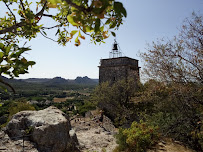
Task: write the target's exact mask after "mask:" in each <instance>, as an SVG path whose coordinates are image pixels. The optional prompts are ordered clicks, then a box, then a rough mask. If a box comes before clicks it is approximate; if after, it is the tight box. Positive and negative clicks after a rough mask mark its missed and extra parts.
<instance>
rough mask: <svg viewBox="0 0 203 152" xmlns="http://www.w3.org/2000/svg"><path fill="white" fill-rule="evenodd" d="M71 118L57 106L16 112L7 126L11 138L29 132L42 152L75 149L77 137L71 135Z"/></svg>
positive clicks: (31, 139) (62, 151)
mask: <svg viewBox="0 0 203 152" xmlns="http://www.w3.org/2000/svg"><path fill="white" fill-rule="evenodd" d="M70 129H71V125H70V122H69V118H68V116H67V115H65V114H64V113H63V112H62V111H60V110H59V109H57V108H55V107H49V108H46V109H44V110H40V111H22V112H19V113H17V114H15V115H14V116H13V118H12V120H11V121H10V122H9V123H8V125H7V127H6V133H7V134H8V135H9V137H10V138H13V139H15V138H16V137H21V136H23V134H24V132H29V131H30V132H29V133H28V134H30V138H29V140H30V141H32V142H33V143H35V144H36V146H37V149H38V150H39V151H40V152H66V151H74V150H73V148H74V147H75V146H76V145H74V144H76V143H77V141H74V140H77V137H76V136H74V135H73V136H72V137H73V138H71V137H70V135H69V131H70ZM16 140H18V139H16Z"/></svg>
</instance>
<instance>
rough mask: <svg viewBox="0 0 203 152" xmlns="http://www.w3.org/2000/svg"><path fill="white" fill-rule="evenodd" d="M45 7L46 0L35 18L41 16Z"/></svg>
mask: <svg viewBox="0 0 203 152" xmlns="http://www.w3.org/2000/svg"><path fill="white" fill-rule="evenodd" d="M46 6H47V0H46V1H45V3H44V6H43V8H42V9H41V11H39V12H38V13H37V14H36V15H35V17H38V16H42V15H43V13H44V10H45V8H46Z"/></svg>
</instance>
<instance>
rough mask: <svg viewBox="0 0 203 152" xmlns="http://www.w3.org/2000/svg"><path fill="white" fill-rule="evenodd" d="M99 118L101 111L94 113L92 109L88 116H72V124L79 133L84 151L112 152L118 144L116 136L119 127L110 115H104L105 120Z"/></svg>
mask: <svg viewBox="0 0 203 152" xmlns="http://www.w3.org/2000/svg"><path fill="white" fill-rule="evenodd" d="M99 118H100V114H99V112H97V114H93V113H92V111H90V112H89V113H87V114H86V117H74V118H72V120H71V125H72V127H73V129H74V130H75V132H76V134H77V138H78V141H79V146H80V150H81V151H82V152H87V151H90V152H93V151H97V152H102V151H106V152H112V151H113V149H115V147H116V146H117V144H116V139H115V138H114V134H115V133H116V132H117V129H116V128H115V127H114V125H113V123H112V122H111V120H110V119H109V118H108V117H106V116H104V118H103V122H100V121H99Z"/></svg>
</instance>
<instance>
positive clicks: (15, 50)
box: [0, 0, 127, 77]
mask: <svg viewBox="0 0 203 152" xmlns="http://www.w3.org/2000/svg"><path fill="white" fill-rule="evenodd" d="M3 8H5V9H3ZM0 9H1V10H3V11H4V10H5V12H2V13H1V14H2V16H0V75H2V74H5V75H9V76H10V77H18V76H19V74H25V73H27V72H28V67H29V66H32V65H34V64H35V62H33V61H27V60H26V59H25V58H24V57H23V56H22V55H23V53H24V52H25V51H28V50H29V49H30V48H28V47H25V46H19V42H21V43H20V44H23V43H25V44H26V42H27V41H30V40H31V39H33V38H36V37H37V35H38V34H42V35H43V36H44V37H45V38H48V39H50V40H52V41H55V42H57V43H58V44H60V45H66V44H67V43H68V42H71V40H73V41H74V43H75V45H76V46H79V45H80V44H81V40H84V39H85V36H86V35H87V36H89V37H91V41H92V42H94V43H95V44H96V43H101V42H104V41H103V40H104V39H106V38H108V37H109V36H110V33H111V34H112V35H113V36H115V33H114V32H113V30H117V29H118V28H119V26H120V25H121V24H122V23H123V18H124V17H126V16H127V13H126V10H125V8H124V7H123V4H122V3H121V2H118V1H115V0H37V1H31V0H0ZM45 20H46V22H47V21H48V22H50V23H53V24H54V25H51V26H46V24H43V23H44V22H45ZM49 25H50V24H49ZM50 30H52V31H53V32H55V36H54V37H51V36H50V35H48V34H47V31H50Z"/></svg>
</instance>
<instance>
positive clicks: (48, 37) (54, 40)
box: [39, 31, 57, 42]
mask: <svg viewBox="0 0 203 152" xmlns="http://www.w3.org/2000/svg"><path fill="white" fill-rule="evenodd" d="M39 32H40V33H41V34H42V36H44V37H45V38H47V39H49V40H52V41H54V42H57V41H56V40H54V39H52V38H50V37H48V36H46V35H44V34H43V33H42V32H41V31H39Z"/></svg>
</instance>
